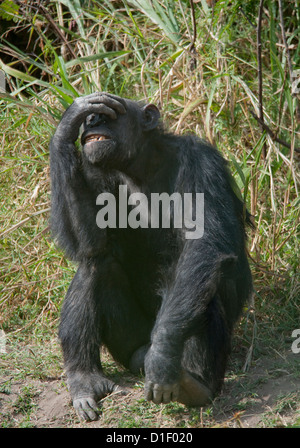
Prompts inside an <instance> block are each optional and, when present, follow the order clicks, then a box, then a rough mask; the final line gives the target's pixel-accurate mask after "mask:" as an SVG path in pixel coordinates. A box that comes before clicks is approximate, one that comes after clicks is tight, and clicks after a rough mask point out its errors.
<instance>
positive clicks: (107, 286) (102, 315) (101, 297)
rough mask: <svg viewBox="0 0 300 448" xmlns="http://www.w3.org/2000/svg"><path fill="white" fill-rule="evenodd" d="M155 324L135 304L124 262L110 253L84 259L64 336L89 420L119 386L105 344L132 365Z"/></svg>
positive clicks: (77, 403)
mask: <svg viewBox="0 0 300 448" xmlns="http://www.w3.org/2000/svg"><path fill="white" fill-rule="evenodd" d="M149 326H150V324H149V323H147V320H146V318H145V317H144V316H143V315H142V313H141V311H140V310H139V308H138V306H137V304H136V303H135V300H134V296H133V293H132V291H131V288H130V285H129V282H128V280H127V278H126V276H125V274H124V272H123V270H122V268H121V266H120V265H119V264H118V263H117V262H116V261H115V260H114V259H113V258H112V257H110V256H107V257H105V256H103V257H102V258H101V259H100V258H99V259H98V258H97V259H90V260H89V261H86V262H82V263H81V264H80V266H79V268H78V271H77V273H76V275H75V277H74V279H73V281H72V282H71V285H70V287H69V290H68V293H67V295H66V298H65V301H64V304H63V309H62V313H61V323H60V328H59V337H60V339H61V343H62V348H63V354H64V361H65V368H66V372H67V377H68V384H69V388H70V393H71V396H72V398H73V404H74V407H75V408H76V410H77V411H78V413H79V415H80V416H81V417H83V418H85V419H90V420H94V419H96V418H97V410H98V407H97V401H98V400H100V399H101V398H103V397H104V396H105V395H107V394H108V393H111V392H112V391H113V390H114V388H115V384H114V383H113V382H112V381H110V380H109V379H107V378H106V377H105V376H104V375H103V373H102V368H101V361H100V353H99V348H100V345H101V344H102V343H105V344H106V345H107V347H108V349H109V350H110V351H111V353H112V355H113V356H114V357H115V359H117V360H118V361H119V362H121V363H122V364H124V365H125V366H129V364H130V359H131V356H132V354H133V353H134V352H135V351H136V350H137V349H138V348H139V347H141V346H143V345H144V344H146V343H147V342H148V341H149V338H150V328H149Z"/></svg>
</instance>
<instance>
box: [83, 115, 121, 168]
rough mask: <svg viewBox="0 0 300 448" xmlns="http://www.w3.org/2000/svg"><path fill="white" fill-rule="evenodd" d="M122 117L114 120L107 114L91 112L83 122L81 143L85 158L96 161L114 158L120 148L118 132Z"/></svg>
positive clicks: (119, 131)
mask: <svg viewBox="0 0 300 448" xmlns="http://www.w3.org/2000/svg"><path fill="white" fill-rule="evenodd" d="M120 121H123V120H122V117H120V116H118V117H117V118H116V119H115V120H113V119H112V118H110V117H108V116H107V115H103V114H102V115H99V114H91V115H89V116H88V117H87V118H86V120H85V123H84V131H83V133H82V135H81V144H82V148H83V151H84V154H85V155H86V157H87V159H88V160H89V161H90V162H92V163H98V162H101V161H105V160H107V159H114V158H115V157H116V151H117V150H118V149H119V150H120V148H118V146H119V145H120V134H122V133H123V132H121V129H122V126H121V124H122V123H120Z"/></svg>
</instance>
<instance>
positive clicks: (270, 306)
mask: <svg viewBox="0 0 300 448" xmlns="http://www.w3.org/2000/svg"><path fill="white" fill-rule="evenodd" d="M12 4H13V2H12V1H10V0H5V1H4V2H2V4H1V5H0V17H1V18H2V23H3V24H2V25H1V27H2V28H1V34H2V37H1V39H0V68H1V69H2V70H3V72H4V73H5V74H6V81H7V92H6V93H1V94H0V98H2V99H1V100H0V101H1V102H0V104H1V117H0V120H1V129H2V130H1V139H2V148H1V155H0V160H1V170H0V171H1V186H0V188H1V190H0V191H1V193H0V198H1V226H2V228H1V230H0V236H1V250H2V256H1V274H0V275H1V288H2V291H1V298H0V309H1V316H0V324H1V325H2V327H3V328H4V329H5V331H19V329H21V328H22V325H23V323H24V321H25V323H26V325H28V326H30V325H31V323H32V322H34V320H35V319H36V318H38V319H39V320H40V321H41V322H43V321H44V320H45V322H47V323H48V322H49V319H50V321H51V318H52V316H55V319H56V317H57V310H58V308H59V306H60V303H61V299H62V297H63V291H64V289H65V288H66V285H67V283H68V281H69V279H70V276H71V273H72V271H73V267H72V265H70V264H69V263H68V262H67V261H66V260H65V259H64V257H63V255H62V254H60V253H59V252H58V251H57V249H56V248H54V246H53V243H52V242H51V239H50V238H49V232H48V229H47V226H48V221H47V220H48V214H47V213H48V211H47V209H48V207H49V188H50V187H49V181H48V142H49V139H50V136H51V134H52V132H53V130H54V126H55V123H56V122H57V120H58V119H59V117H60V115H61V113H62V111H63V110H64V109H65V108H66V107H67V106H68V105H69V104H71V102H72V101H73V100H74V98H75V97H77V96H79V95H83V94H88V93H90V92H93V91H96V90H102V91H110V92H112V93H115V94H117V95H121V96H127V97H131V98H134V99H135V98H136V99H137V98H138V99H141V98H142V99H145V100H151V101H154V102H156V103H157V104H159V106H160V108H161V109H162V111H163V115H164V118H165V120H166V122H167V123H168V125H169V127H170V129H171V130H173V131H174V132H178V133H186V132H195V133H197V134H198V135H200V136H201V137H203V138H206V139H208V140H209V141H210V142H212V143H213V144H216V145H217V146H218V147H219V149H220V151H221V152H222V153H223V154H224V156H225V157H226V158H227V159H228V160H229V163H230V166H231V168H232V172H233V175H234V177H235V180H236V182H237V184H238V186H239V188H240V189H241V192H242V195H243V197H244V199H245V201H246V203H247V206H248V208H249V210H250V211H251V213H252V215H253V216H254V217H255V221H256V229H255V230H254V231H253V232H252V233H251V234H250V235H249V252H250V257H251V260H252V268H253V271H254V277H255V285H256V291H257V296H256V297H257V300H256V304H257V310H258V311H257V312H258V314H260V313H261V315H262V319H263V320H264V321H266V320H267V321H269V323H270V326H271V327H272V329H273V327H274V330H272V331H274V332H275V333H276V332H277V331H278V328H281V327H282V325H283V326H284V330H285V333H280V334H283V336H282V339H284V337H285V336H286V335H289V334H290V331H291V329H293V328H297V326H299V311H300V310H299V306H300V305H299V302H300V300H299V296H300V280H299V259H300V249H299V212H300V198H299V153H298V152H297V151H296V150H297V147H299V146H300V143H299V142H300V138H299V137H300V135H299V94H298V95H296V94H294V93H293V91H292V79H290V73H289V61H290V62H291V64H292V67H293V69H294V70H295V69H297V68H299V67H300V55H299V52H300V50H299V48H300V47H299V24H300V20H299V19H300V4H299V1H298V0H296V1H286V2H285V3H284V9H283V14H284V29H285V34H286V36H287V44H288V47H286V46H285V45H284V41H283V32H282V27H281V23H280V14H279V6H278V5H279V3H277V2H274V1H271V0H267V1H265V3H264V9H263V11H262V15H263V20H262V34H261V41H262V68H261V69H262V75H263V76H262V79H263V85H262V93H263V97H262V99H263V112H264V123H265V125H267V127H268V129H270V130H272V131H273V134H274V135H275V136H276V137H278V138H280V139H281V140H284V142H286V143H288V145H290V147H289V148H288V147H286V146H284V145H282V144H280V143H278V142H277V141H275V140H274V135H271V134H270V132H268V131H267V130H266V129H267V128H264V129H263V128H262V127H261V126H260V124H259V123H258V121H257V120H256V119H255V118H254V117H253V116H252V115H251V111H252V112H254V113H255V115H257V116H258V115H259V108H260V98H259V86H258V71H259V67H258V57H257V37H256V29H257V17H258V11H259V1H258V0H251V1H250V2H246V3H245V2H241V1H239V0H233V1H229V0H224V1H219V2H217V3H216V4H215V5H214V7H213V8H209V7H208V6H207V3H206V2H205V1H204V0H202V1H201V2H198V3H194V4H193V5H194V14H193V11H192V10H191V2H189V1H187V0H177V1H175V2H171V1H161V0H155V1H154V0H152V1H150V0H143V1H142V0H140V1H107V0H104V1H101V2H99V1H96V0H94V1H84V0H81V1H80V0H75V1H68V0H63V1H62V0H61V1H52V2H49V3H48V4H47V8H45V7H44V6H43V5H42V3H40V4H39V5H37V2H31V1H29V2H26V3H19V2H17V3H16V4H14V5H15V6H12ZM193 16H194V20H193ZM8 19H9V20H8ZM263 154H265V156H264V157H263ZM55 319H54V322H55ZM268 328H269V327H268ZM272 334H273V333H272ZM276 334H277V333H276Z"/></svg>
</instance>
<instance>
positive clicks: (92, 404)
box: [68, 372, 118, 420]
mask: <svg viewBox="0 0 300 448" xmlns="http://www.w3.org/2000/svg"><path fill="white" fill-rule="evenodd" d="M68 385H69V390H70V393H71V396H72V399H73V406H74V408H75V410H76V411H77V413H78V415H79V417H80V418H81V419H83V420H97V419H98V417H99V415H100V413H101V410H100V407H99V404H98V402H99V400H101V398H104V397H105V396H106V395H108V394H110V393H112V392H113V391H114V390H117V389H118V386H117V385H116V384H115V383H114V382H113V381H110V380H109V379H107V378H106V377H105V376H104V375H102V373H101V372H92V373H86V372H68Z"/></svg>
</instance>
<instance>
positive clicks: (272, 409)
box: [0, 351, 300, 428]
mask: <svg viewBox="0 0 300 448" xmlns="http://www.w3.org/2000/svg"><path fill="white" fill-rule="evenodd" d="M299 361H300V355H296V354H293V353H292V352H290V351H287V352H286V353H285V354H282V353H281V354H276V353H274V355H273V356H272V357H270V356H267V357H261V358H259V359H258V360H257V361H255V362H253V363H252V366H251V367H250V368H249V370H248V372H247V373H244V374H241V373H240V374H238V375H231V376H228V377H227V378H226V381H225V385H224V389H223V392H222V394H221V395H220V396H219V397H217V398H216V399H215V400H214V402H213V403H212V405H211V406H209V407H207V408H200V409H199V408H198V409H196V408H193V409H192V408H186V407H185V406H183V405H180V404H169V405H159V406H157V405H154V404H151V403H148V402H146V401H145V400H144V399H143V378H142V377H136V376H132V375H130V374H129V373H128V372H126V371H124V370H123V371H122V370H121V371H120V372H119V374H117V377H116V378H115V380H116V381H117V382H118V384H120V391H119V392H116V393H114V394H113V395H110V396H108V397H106V398H105V399H103V400H102V403H101V408H102V415H101V417H100V419H99V420H98V421H96V422H88V423H87V422H81V421H80V420H79V419H78V417H77V415H76V413H75V412H74V410H73V408H72V405H71V401H70V396H69V393H68V391H67V387H66V384H65V378H64V377H62V378H60V379H57V378H55V379H47V380H45V381H38V380H33V379H30V378H28V381H26V380H20V381H14V379H13V378H11V379H10V387H9V388H7V389H5V388H3V387H2V389H0V390H1V391H2V392H1V393H0V426H2V427H20V426H21V427H24V426H25V427H36V428H101V427H106V428H120V427H131V428H134V427H152V428H154V427H156V428H163V427H168V428H176V427H181V428H182V427H185V428H191V427H196V428H197V427H198V428H199V427H245V428H249V427H250V428H255V427H288V426H293V427H295V426H296V427H299V426H300V369H299ZM6 382H8V380H7V378H6V379H5V378H0V386H1V385H3V384H5V383H6Z"/></svg>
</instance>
